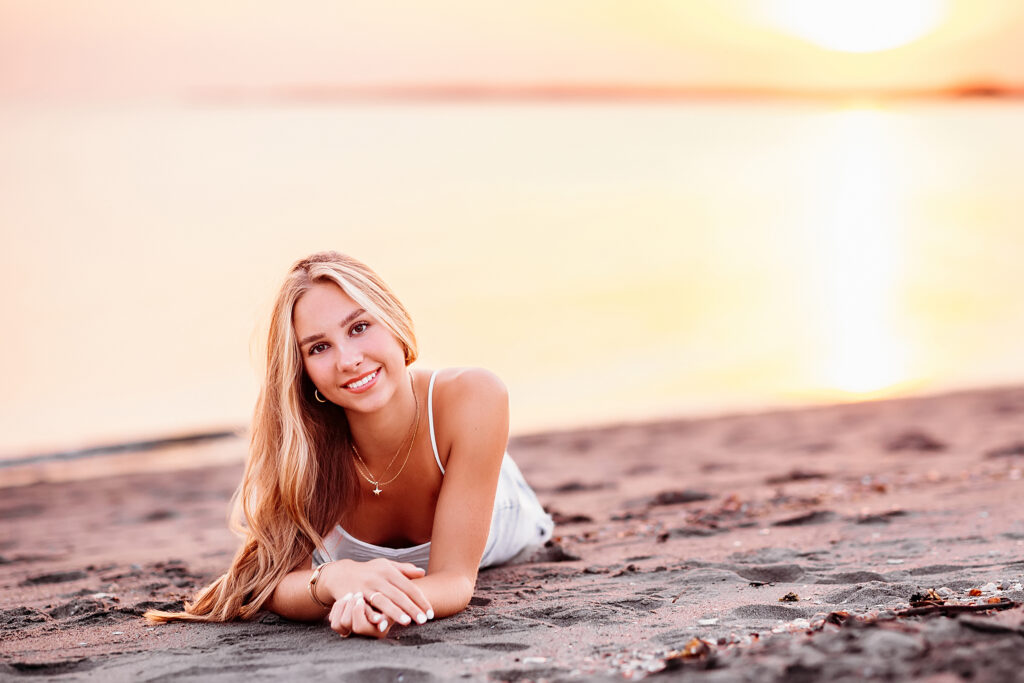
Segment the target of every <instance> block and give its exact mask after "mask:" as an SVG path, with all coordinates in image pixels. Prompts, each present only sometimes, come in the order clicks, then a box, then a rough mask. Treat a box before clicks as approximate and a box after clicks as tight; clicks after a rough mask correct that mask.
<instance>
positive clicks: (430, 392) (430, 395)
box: [427, 370, 444, 476]
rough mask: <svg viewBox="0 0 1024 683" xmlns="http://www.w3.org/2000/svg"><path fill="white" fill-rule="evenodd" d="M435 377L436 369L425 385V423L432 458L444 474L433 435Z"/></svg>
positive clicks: (435, 438)
mask: <svg viewBox="0 0 1024 683" xmlns="http://www.w3.org/2000/svg"><path fill="white" fill-rule="evenodd" d="M436 378H437V370H434V372H432V373H431V374H430V385H429V386H428V387H427V424H428V425H429V426H430V445H431V447H432V448H433V449H434V460H436V461H437V469H439V470H441V475H442V476H444V465H442V464H441V456H440V455H438V454H437V437H435V436H434V380H435V379H436Z"/></svg>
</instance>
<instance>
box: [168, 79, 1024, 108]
mask: <svg viewBox="0 0 1024 683" xmlns="http://www.w3.org/2000/svg"><path fill="white" fill-rule="evenodd" d="M188 99H189V100H192V101H196V102H211V103H237V104H244V103H259V102H309V103H332V102H473V103H488V102H553V103H572V102H618V101H622V102H680V101H699V100H773V99H774V100H812V101H822V100H824V101H835V100H839V101H847V100H863V99H871V100H884V101H891V100H935V99H942V100H948V99H1024V85H1022V86H1011V85H1003V84H998V83H987V82H977V83H963V84H959V85H955V86H950V87H946V88H917V89H915V88H859V89H842V90H839V89H836V90H831V89H801V90H796V89H793V90H788V89H767V88H742V87H737V88H729V87H721V88H699V87H697V88H695V87H691V86H675V85H657V84H649V85H636V84H623V83H520V84H514V83H512V84H486V83H428V84H422V85H420V84H409V83H394V84H385V85H340V84H313V83H309V84H291V85H280V86H272V87H264V88H239V87H231V86H225V87H214V88H202V89H197V90H193V91H190V92H189V94H188Z"/></svg>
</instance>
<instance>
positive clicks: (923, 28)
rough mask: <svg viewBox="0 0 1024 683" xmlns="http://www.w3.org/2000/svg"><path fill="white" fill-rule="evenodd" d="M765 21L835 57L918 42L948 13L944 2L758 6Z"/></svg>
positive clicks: (780, 1)
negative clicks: (831, 53) (839, 54)
mask: <svg viewBox="0 0 1024 683" xmlns="http://www.w3.org/2000/svg"><path fill="white" fill-rule="evenodd" d="M760 4H761V7H762V11H763V13H764V16H765V19H767V21H768V22H769V23H771V24H773V25H775V26H777V27H778V28H780V29H782V30H783V31H786V32H787V33H790V34H792V35H795V36H797V37H799V38H803V39H804V40H807V41H809V42H811V43H814V44H815V45H819V46H820V47H823V48H826V49H828V50H835V51H838V52H880V51H882V50H891V49H893V48H896V47H900V46H902V45H906V44H907V43H911V42H913V41H915V40H917V39H919V38H922V37H924V36H926V35H928V34H929V33H931V32H932V31H933V30H935V29H936V28H938V26H939V24H941V23H942V21H943V20H944V19H945V18H946V16H947V15H948V13H949V0H764V2H762V3H760Z"/></svg>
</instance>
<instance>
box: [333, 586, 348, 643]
mask: <svg viewBox="0 0 1024 683" xmlns="http://www.w3.org/2000/svg"><path fill="white" fill-rule="evenodd" d="M330 620H331V630H333V631H336V632H337V633H338V634H339V635H341V636H342V637H348V636H349V635H350V634H351V633H352V594H351V593H346V594H345V596H344V597H342V598H341V599H340V600H337V601H336V602H335V603H334V606H333V607H331V614H330Z"/></svg>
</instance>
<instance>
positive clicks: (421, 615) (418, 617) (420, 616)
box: [416, 612, 427, 624]
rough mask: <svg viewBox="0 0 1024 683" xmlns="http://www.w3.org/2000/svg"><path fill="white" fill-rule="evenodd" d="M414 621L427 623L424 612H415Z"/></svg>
mask: <svg viewBox="0 0 1024 683" xmlns="http://www.w3.org/2000/svg"><path fill="white" fill-rule="evenodd" d="M416 623H417V624H425V623H427V615H426V614H424V613H423V612H420V613H419V614H417V615H416Z"/></svg>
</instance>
